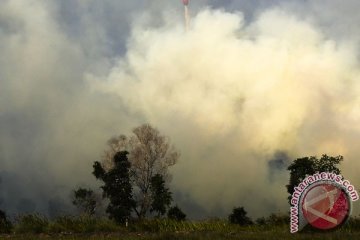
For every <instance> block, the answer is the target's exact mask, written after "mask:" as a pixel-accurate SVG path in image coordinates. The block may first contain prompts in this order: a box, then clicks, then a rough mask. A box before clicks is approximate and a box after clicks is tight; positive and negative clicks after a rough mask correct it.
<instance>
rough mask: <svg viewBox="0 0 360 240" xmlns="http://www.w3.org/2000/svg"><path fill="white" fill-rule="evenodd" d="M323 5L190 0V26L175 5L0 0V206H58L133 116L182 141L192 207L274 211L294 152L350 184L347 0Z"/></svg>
mask: <svg viewBox="0 0 360 240" xmlns="http://www.w3.org/2000/svg"><path fill="white" fill-rule="evenodd" d="M250 2H251V3H250ZM337 2H338V1H333V0H329V1H328V4H327V5H326V6H323V4H322V1H311V2H306V3H304V2H303V1H295V0H294V1H280V0H277V1H275V0H274V1H261V0H258V1H248V3H246V1H215V0H212V1H205V0H202V1H193V2H192V3H191V6H190V7H191V11H190V12H191V24H190V27H189V30H188V31H185V29H184V19H183V8H182V6H181V2H180V1H179V2H175V1H174V2H171V3H170V2H169V1H161V0H158V1H151V3H149V2H145V1H142V0H136V1H111V0H107V1H102V2H99V1H95V0H91V1H88V2H83V1H78V2H77V1H29V3H26V4H24V3H22V4H20V3H17V2H15V1H5V2H3V3H1V4H0V42H1V46H0V179H1V181H0V204H1V205H0V208H4V209H6V210H7V211H8V212H10V213H11V214H14V213H17V212H19V211H40V212H44V213H47V214H50V215H56V214H58V213H61V212H63V211H67V210H68V209H70V203H69V195H70V190H71V189H74V188H75V187H78V186H84V185H85V186H90V187H93V188H97V186H98V183H96V182H95V179H94V177H93V176H92V175H91V171H92V169H91V168H92V164H93V162H94V161H96V160H100V158H101V155H102V153H103V150H104V149H105V147H106V141H107V140H108V139H109V138H110V137H111V136H114V135H119V134H129V133H130V131H131V129H132V128H134V127H136V126H139V125H140V124H142V123H145V122H148V123H150V124H151V125H153V126H154V127H156V128H158V129H159V130H160V132H161V133H163V134H165V135H167V136H169V137H170V138H171V140H172V142H173V143H174V145H175V146H176V148H177V149H179V150H180V152H181V158H180V159H179V162H178V163H177V165H176V166H174V167H173V168H172V170H171V172H172V175H173V181H172V182H171V189H172V190H173V191H174V192H175V195H174V196H175V201H176V202H177V203H178V204H179V206H180V207H182V208H184V210H185V212H187V213H188V215H189V216H190V217H196V218H200V217H207V216H225V215H226V214H227V213H229V212H230V211H231V209H232V208H233V207H234V206H244V207H245V209H246V210H247V211H248V213H249V214H250V216H253V217H257V216H264V215H266V214H269V213H271V212H276V211H281V212H286V211H288V203H287V198H286V197H287V194H286V188H285V185H286V184H287V183H288V173H287V172H286V170H285V169H286V166H287V164H289V162H290V161H291V160H292V159H295V158H297V157H302V156H309V155H321V154H323V153H327V154H329V155H339V154H341V155H343V156H344V157H345V161H344V163H342V166H341V168H342V172H343V174H344V176H345V177H346V178H348V179H350V180H351V181H352V184H354V185H355V186H360V178H359V177H358V174H357V169H358V168H359V167H360V164H359V163H358V161H357V156H358V153H359V150H358V147H357V140H358V137H359V136H360V127H359V124H358V123H359V117H360V98H359V96H360V94H359V93H360V84H359V80H360V74H359V56H358V50H359V49H358V44H359V37H358V36H360V35H359V31H358V26H357V25H356V24H353V23H354V22H355V23H357V22H359V21H357V20H356V19H358V18H359V16H358V14H357V12H358V11H355V10H359V9H360V6H359V3H358V2H357V1H347V2H346V3H342V4H341V6H338V3H337ZM204 6H210V7H204ZM334 9H336V11H334ZM349 10H353V11H349ZM344 13H347V14H344ZM334 19H336V21H335V20H334ZM345 25H346V26H347V28H344V27H343V26H345ZM354 211H355V214H356V213H357V211H358V210H357V206H356V205H355V209H354Z"/></svg>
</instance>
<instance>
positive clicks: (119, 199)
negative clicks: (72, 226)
mask: <svg viewBox="0 0 360 240" xmlns="http://www.w3.org/2000/svg"><path fill="white" fill-rule="evenodd" d="M127 154H128V152H126V151H121V152H118V153H116V154H115V155H114V167H113V168H112V169H110V170H109V171H105V170H104V169H103V167H102V166H101V164H100V163H99V162H95V163H94V166H93V168H94V171H93V174H94V175H95V177H96V178H97V179H100V180H102V181H103V182H104V185H103V186H102V187H101V188H102V189H103V196H104V197H107V198H109V200H110V203H109V205H108V207H107V209H106V212H107V213H108V214H109V215H110V218H111V219H114V220H115V221H116V222H118V223H124V222H125V221H126V219H128V218H130V216H131V210H132V209H134V208H135V207H136V205H135V202H134V200H133V198H132V186H131V183H130V174H129V173H130V162H129V161H128V158H127Z"/></svg>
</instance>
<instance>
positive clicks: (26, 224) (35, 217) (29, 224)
mask: <svg viewBox="0 0 360 240" xmlns="http://www.w3.org/2000/svg"><path fill="white" fill-rule="evenodd" d="M16 223H17V224H16V227H15V232H17V233H44V232H46V231H47V228H48V226H49V221H48V220H47V218H46V217H44V216H42V215H40V214H26V215H20V216H18V217H17V219H16Z"/></svg>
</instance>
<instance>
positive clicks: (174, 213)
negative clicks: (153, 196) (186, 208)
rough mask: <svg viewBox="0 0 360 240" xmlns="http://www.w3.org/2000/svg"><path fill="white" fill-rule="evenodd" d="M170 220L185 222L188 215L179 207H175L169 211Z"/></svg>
mask: <svg viewBox="0 0 360 240" xmlns="http://www.w3.org/2000/svg"><path fill="white" fill-rule="evenodd" d="M168 218H170V219H173V220H177V221H184V220H185V219H186V214H185V213H184V212H183V211H182V210H181V209H180V208H179V207H178V206H175V207H171V208H170V209H169V211H168Z"/></svg>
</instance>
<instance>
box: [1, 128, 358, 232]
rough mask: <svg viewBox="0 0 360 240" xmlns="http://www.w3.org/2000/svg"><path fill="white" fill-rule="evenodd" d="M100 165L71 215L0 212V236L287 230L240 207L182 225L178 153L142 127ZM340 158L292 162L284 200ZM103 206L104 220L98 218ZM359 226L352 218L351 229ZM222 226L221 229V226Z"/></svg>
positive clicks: (281, 218)
mask: <svg viewBox="0 0 360 240" xmlns="http://www.w3.org/2000/svg"><path fill="white" fill-rule="evenodd" d="M107 145H108V147H107V149H106V150H105V151H104V154H103V157H102V159H101V160H100V161H96V162H94V163H93V171H92V175H93V176H94V177H95V178H96V179H97V180H98V181H100V182H101V187H100V191H101V192H98V191H97V190H95V191H94V190H92V189H89V188H85V187H80V188H77V189H75V190H73V191H72V199H71V201H72V203H73V204H74V206H75V207H76V208H77V210H78V212H77V214H76V215H75V216H66V215H65V216H59V217H57V218H55V219H53V220H51V221H50V220H49V219H47V218H46V217H45V216H42V215H39V214H25V215H19V216H17V217H16V218H15V219H14V220H12V221H10V220H9V218H8V217H7V216H6V214H5V212H4V211H0V233H10V232H16V233H27V232H32V233H61V232H98V231H99V232H109V231H110V232H111V231H119V230H126V231H132V230H134V231H137V230H146V231H157V230H165V231H168V230H169V231H171V230H172V229H173V228H174V229H179V228H180V229H182V228H184V229H185V231H188V230H191V229H202V228H205V229H211V228H215V227H218V228H222V227H224V228H234V227H235V228H236V227H252V226H256V227H259V226H260V227H269V226H270V227H271V226H287V225H288V224H289V216H288V214H284V215H277V214H272V215H270V216H269V217H266V218H265V217H262V218H259V219H256V220H255V221H253V220H252V219H250V218H249V217H248V216H247V212H246V211H245V209H244V208H243V207H235V208H234V209H233V210H232V212H231V213H230V214H229V216H228V219H226V220H224V219H223V220H219V219H218V220H211V221H209V220H208V221H202V222H192V221H185V220H186V214H185V213H184V212H183V211H182V209H181V208H180V207H179V206H178V205H177V204H176V203H173V196H172V192H171V190H170V188H169V187H168V185H169V181H170V179H171V176H170V174H169V171H168V170H169V168H170V167H172V166H173V165H175V164H176V162H177V160H178V158H179V156H180V154H179V152H178V151H177V150H176V149H175V148H174V146H172V145H171V143H170V140H169V138H168V137H166V136H163V135H161V134H160V132H159V131H158V130H157V129H156V128H153V127H152V126H150V125H149V124H143V125H141V126H139V127H137V128H135V129H133V131H132V134H131V135H130V136H125V135H120V136H117V137H112V138H111V139H110V140H109V141H108V143H107ZM342 160H343V158H342V156H338V157H330V156H327V155H323V156H322V157H321V159H317V158H315V157H306V158H300V159H296V160H294V162H293V163H292V164H291V165H290V166H289V167H288V170H289V171H290V181H289V184H288V185H287V186H286V188H287V190H288V193H289V195H291V193H292V191H293V187H294V186H296V185H297V184H298V183H299V182H300V181H301V180H302V179H303V178H304V177H305V176H306V175H307V174H311V173H315V172H318V171H332V172H336V173H340V170H339V169H338V167H337V165H339V164H340V162H341V161H342ZM104 203H106V205H107V206H105V215H106V217H104V214H99V212H101V211H102V210H101V209H102V208H101V206H102V205H103V204H104ZM359 223H360V221H359V220H358V219H357V218H353V219H351V220H350V221H349V224H350V225H352V226H356V227H357V226H359ZM221 226H222V227H221Z"/></svg>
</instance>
